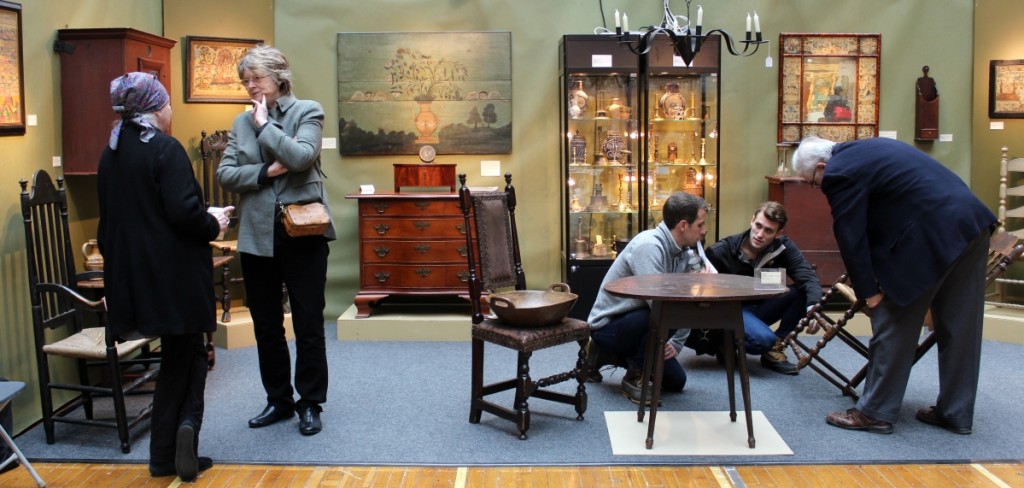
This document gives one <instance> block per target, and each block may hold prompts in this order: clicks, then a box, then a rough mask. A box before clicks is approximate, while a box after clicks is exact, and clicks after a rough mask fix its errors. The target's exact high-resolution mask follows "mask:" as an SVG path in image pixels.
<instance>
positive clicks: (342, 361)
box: [17, 323, 1024, 466]
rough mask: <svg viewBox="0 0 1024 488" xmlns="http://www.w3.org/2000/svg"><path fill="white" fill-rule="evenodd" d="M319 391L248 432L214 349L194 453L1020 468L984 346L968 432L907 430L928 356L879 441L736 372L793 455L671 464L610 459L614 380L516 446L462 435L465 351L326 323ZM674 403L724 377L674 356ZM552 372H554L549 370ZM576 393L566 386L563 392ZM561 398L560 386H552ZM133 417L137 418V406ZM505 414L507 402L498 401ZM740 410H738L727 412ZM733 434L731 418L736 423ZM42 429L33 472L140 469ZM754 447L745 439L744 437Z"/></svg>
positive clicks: (220, 457)
mask: <svg viewBox="0 0 1024 488" xmlns="http://www.w3.org/2000/svg"><path fill="white" fill-rule="evenodd" d="M327 336H328V342H327V346H328V347H327V350H328V356H329V360H330V375H331V387H330V388H331V389H330V393H329V399H328V403H326V404H325V405H324V413H323V421H324V431H323V432H322V433H321V434H319V435H316V436H312V437H303V436H301V435H299V433H298V430H297V424H298V422H297V420H296V419H292V420H291V421H286V422H281V423H279V424H276V425H273V426H270V427H266V428H263V429H258V430H257V429H249V428H248V426H247V423H246V422H247V420H248V418H250V417H252V416H254V415H256V414H257V413H259V411H260V410H261V409H262V408H263V406H264V394H263V390H262V387H261V385H260V381H259V374H258V372H257V366H256V350H255V348H243V349H235V350H224V349H219V350H218V351H217V353H218V362H217V368H216V369H215V370H214V371H212V372H211V374H210V377H209V381H208V384H207V388H206V402H207V406H206V420H205V424H204V425H203V430H202V433H201V438H200V439H201V440H200V454H201V455H206V456H211V457H213V459H214V460H215V461H216V462H219V463H238V464H247V463H271V464H275V463H279V464H315V465H364V464H366V465H459V466H466V465H566V464H568V465H588V464H598V465H615V464H730V465H735V464H757V463H773V464H774V463H799V464H814V463H871V462H960V463H963V462H981V461H986V462H991V461H1008V460H1015V461H1019V460H1021V459H1024V442H1022V441H1021V439H1024V426H1022V425H1021V422H1020V421H1019V418H1020V411H1021V405H1022V404H1024V380H1022V375H1021V374H1020V368H1021V364H1022V359H1024V356H1022V351H1024V346H1019V345H1013V344H1006V343H1000V342H992V341H987V342H986V343H985V345H984V356H983V357H984V359H983V364H982V378H981V386H980V389H979V394H978V402H977V413H976V416H975V423H974V433H973V434H972V435H969V436H959V435H955V434H951V433H948V432H946V431H944V430H942V429H939V428H935V427H931V426H927V425H924V424H922V423H920V422H918V421H916V420H914V412H915V411H916V410H917V409H918V408H921V407H927V406H929V405H932V404H933V403H934V400H935V396H936V394H937V390H936V387H935V383H936V376H937V373H936V366H935V362H936V361H935V351H934V349H933V350H932V351H931V352H929V354H928V355H927V356H925V357H924V358H922V360H921V361H920V362H919V363H918V365H917V366H916V367H915V369H914V373H913V377H912V378H911V385H910V387H909V388H908V390H907V394H906V397H905V399H904V406H903V411H902V416H901V421H900V422H899V423H897V424H896V431H895V433H893V434H892V435H877V434H868V433H860V432H848V431H844V430H840V429H837V428H835V427H831V426H828V425H826V424H825V421H824V416H825V414H826V413H828V412H830V411H835V410H845V409H847V408H849V407H851V406H852V402H851V400H850V399H849V398H847V397H843V396H841V394H840V392H839V390H838V389H836V388H835V387H834V386H832V385H831V384H829V383H828V382H826V381H825V380H824V379H823V378H822V377H820V376H818V375H817V374H816V373H814V372H813V371H811V370H810V369H806V370H804V371H802V372H801V374H800V375H799V376H782V375H778V374H775V373H772V372H769V371H767V370H765V369H763V368H761V367H760V365H759V363H758V361H757V358H754V357H751V358H750V359H749V365H750V374H751V391H752V399H753V400H752V401H753V408H754V409H755V410H761V411H763V412H764V414H765V416H766V417H767V418H768V420H769V421H770V422H771V423H772V425H773V426H774V427H775V429H776V431H778V433H779V434H780V435H781V436H782V438H783V439H784V440H785V441H786V443H787V444H788V445H789V447H790V448H791V449H792V450H793V452H794V455H793V456H736V457H714V456H697V457H674V456H615V455H613V454H612V450H611V446H610V445H609V439H608V433H607V429H606V426H605V421H604V415H603V412H604V411H608V410H631V409H633V408H635V407H634V406H633V404H632V403H629V401H627V400H626V399H625V398H623V397H622V395H621V393H620V391H619V387H618V384H619V380H620V379H621V376H622V373H623V372H622V371H621V370H616V371H606V372H605V380H604V382H603V383H601V384H588V388H587V392H588V394H589V399H590V404H589V409H588V411H587V415H586V419H585V420H584V421H582V422H577V421H576V420H574V418H575V414H574V412H573V410H572V407H569V406H565V405H561V404H552V403H550V402H546V401H544V400H533V401H531V403H530V405H531V409H532V411H533V418H532V424H531V428H530V431H529V435H530V438H529V439H528V440H525V441H521V440H519V439H518V438H517V437H516V430H515V427H514V425H513V424H512V423H511V422H509V421H506V420H502V419H499V418H496V417H494V416H491V415H489V414H486V413H485V414H484V415H483V420H482V422H481V423H480V424H478V425H473V424H470V423H468V421H467V419H468V415H469V414H468V399H469V365H470V344H469V343H468V342H340V341H337V340H334V339H333V338H334V337H337V335H336V334H335V330H334V324H333V323H330V324H328V330H327ZM825 352H826V353H827V354H828V355H827V356H825V357H827V358H829V359H830V360H832V361H833V363H834V364H838V365H843V366H845V370H846V371H848V372H852V371H854V370H856V368H857V367H858V366H859V364H860V361H859V360H858V358H857V357H856V355H855V354H854V353H853V352H852V351H851V350H849V349H848V348H847V347H846V346H844V345H842V344H840V343H839V342H838V341H836V342H834V343H832V344H830V345H829V346H828V347H827V348H826V351H825ZM574 358H575V351H574V345H573V347H569V346H563V347H561V348H556V349H555V350H549V351H541V352H538V353H536V354H535V355H534V359H533V361H532V371H533V373H534V374H537V375H541V376H543V375H546V374H549V373H553V372H555V370H554V368H555V367H561V366H562V365H563V364H567V362H572V361H573V360H574ZM487 364H488V366H487V372H486V375H487V379H488V380H494V379H498V378H499V377H502V378H504V377H508V376H510V375H511V374H512V373H513V371H514V369H515V356H514V354H512V353H511V352H510V351H507V350H504V349H502V348H498V347H488V348H487ZM683 364H684V366H685V368H686V370H687V372H688V375H689V380H688V383H687V386H686V391H685V392H684V393H681V394H669V395H667V396H666V397H665V399H664V404H663V407H662V410H663V411H664V410H696V411H718V410H727V409H728V396H727V391H726V382H725V378H724V376H725V373H724V369H723V368H722V367H720V366H719V365H718V364H717V363H716V362H715V360H714V359H713V358H711V357H709V356H699V357H698V356H694V355H693V352H692V351H689V350H687V351H686V352H684V354H683ZM559 370H560V369H559ZM574 384H575V383H573V385H574ZM560 386H561V387H562V389H565V390H566V391H572V388H574V387H573V386H569V385H568V384H562V385H560ZM138 400H139V399H136V403H135V404H134V406H133V408H142V407H143V406H144V404H143V403H139V402H138ZM508 404H511V396H508ZM740 405H742V404H740ZM739 418H740V421H742V413H740V417H739ZM42 430H43V429H42V427H41V425H40V426H36V427H34V428H33V429H30V430H29V431H27V432H25V433H24V434H22V435H21V436H19V437H18V438H17V442H18V445H19V446H20V447H21V448H22V450H23V451H24V452H25V454H26V455H27V456H28V457H29V458H30V459H31V460H33V461H36V460H39V461H67V460H82V461H93V462H145V461H146V460H147V459H148V445H149V436H148V429H146V428H143V429H140V430H138V431H137V433H135V434H133V441H132V452H131V453H129V454H122V453H121V451H120V449H119V448H118V442H117V437H116V434H115V433H114V432H113V431H111V430H107V429H96V428H88V427H79V426H74V425H61V424H58V426H57V443H56V444H53V445H47V444H46V443H45V440H44V436H43V432H42ZM755 435H756V432H755Z"/></svg>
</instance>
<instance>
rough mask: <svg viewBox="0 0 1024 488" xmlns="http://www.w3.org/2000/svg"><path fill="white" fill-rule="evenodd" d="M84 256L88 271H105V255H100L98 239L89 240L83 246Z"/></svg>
mask: <svg viewBox="0 0 1024 488" xmlns="http://www.w3.org/2000/svg"><path fill="white" fill-rule="evenodd" d="M82 254H83V255H85V270H86V271H103V255H102V254H100V243H99V242H96V239H89V240H88V241H85V244H82Z"/></svg>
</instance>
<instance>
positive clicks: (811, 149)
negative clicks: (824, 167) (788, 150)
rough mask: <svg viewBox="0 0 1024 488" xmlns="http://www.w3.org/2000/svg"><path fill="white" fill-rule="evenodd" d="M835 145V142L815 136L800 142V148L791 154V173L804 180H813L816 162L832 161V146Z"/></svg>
mask: <svg viewBox="0 0 1024 488" xmlns="http://www.w3.org/2000/svg"><path fill="white" fill-rule="evenodd" d="M835 145H836V143H835V142H832V141H830V140H828V139H822V138H820V137H815V136H810V137H807V138H806V139H804V140H803V141H800V146H799V147H797V148H796V151H795V152H793V171H794V172H796V175H797V176H799V177H801V178H803V179H805V180H810V179H811V178H814V168H815V167H816V166H817V165H818V161H824V162H826V163H827V162H828V160H829V159H832V146H835Z"/></svg>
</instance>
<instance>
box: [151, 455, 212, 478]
mask: <svg viewBox="0 0 1024 488" xmlns="http://www.w3.org/2000/svg"><path fill="white" fill-rule="evenodd" d="M196 466H198V468H199V472H200V473H202V472H203V471H206V470H207V469H210V468H212V467H213V459H210V458H208V457H206V456H199V457H197V458H196ZM176 474H178V471H177V470H176V469H175V468H174V463H156V464H153V463H150V465H149V475H150V476H152V477H154V478H161V477H164V476H174V475H176Z"/></svg>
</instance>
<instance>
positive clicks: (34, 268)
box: [20, 170, 160, 453]
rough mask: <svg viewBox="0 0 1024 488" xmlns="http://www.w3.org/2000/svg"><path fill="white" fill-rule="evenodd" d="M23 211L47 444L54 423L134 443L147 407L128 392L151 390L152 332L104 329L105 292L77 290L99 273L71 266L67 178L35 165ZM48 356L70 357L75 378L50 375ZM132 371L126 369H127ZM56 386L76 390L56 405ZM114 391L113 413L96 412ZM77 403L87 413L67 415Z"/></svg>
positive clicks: (23, 198)
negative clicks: (121, 333)
mask: <svg viewBox="0 0 1024 488" xmlns="http://www.w3.org/2000/svg"><path fill="white" fill-rule="evenodd" d="M20 185H21V213H22V217H23V219H24V222H25V241H26V242H25V244H26V245H25V248H26V254H27V258H28V279H29V283H28V284H29V297H30V298H31V302H32V303H31V304H32V326H33V333H34V338H35V349H36V365H37V367H38V369H39V394H40V399H41V403H42V409H43V428H44V430H45V432H46V442H47V444H53V443H54V440H55V439H54V424H55V422H64V423H70V424H79V425H88V426H98V427H108V428H114V429H116V430H117V433H118V437H119V438H120V441H121V450H122V451H123V452H125V453H127V452H129V451H130V450H131V445H130V443H129V429H131V428H132V427H134V426H135V425H136V424H138V423H139V422H141V421H143V420H145V419H147V418H149V416H150V414H151V411H150V408H146V409H144V410H143V411H142V412H140V413H139V414H138V415H135V416H132V417H129V416H128V414H127V412H126V408H125V396H126V395H144V394H149V395H151V394H152V393H153V390H152V389H151V388H147V386H146V384H147V383H149V382H150V381H151V380H153V379H154V378H155V376H156V374H157V371H158V368H156V367H154V366H155V365H156V364H158V363H159V361H160V360H159V357H158V355H153V354H150V351H149V346H150V343H151V342H152V341H153V340H154V339H150V338H121V337H115V336H114V335H113V334H111V333H110V332H109V330H107V327H106V321H105V320H104V314H103V312H104V311H105V305H104V302H103V301H102V300H89V299H87V298H85V297H84V296H82V295H81V294H79V288H78V286H77V284H78V282H79V281H82V280H88V279H92V278H101V277H102V276H103V275H102V273H103V272H102V271H87V272H85V273H81V274H76V273H75V256H76V255H77V253H75V251H74V250H73V249H72V247H71V237H70V235H71V234H70V232H69V231H68V207H67V199H66V195H65V191H64V179H63V178H58V179H57V185H56V186H54V184H53V181H52V180H51V179H50V175H49V174H47V173H46V172H45V171H43V170H37V171H36V173H35V175H34V176H33V178H32V191H31V193H29V191H28V189H27V186H28V182H27V181H25V180H21V181H20ZM89 311H91V312H96V313H97V314H98V319H97V321H98V322H99V324H100V325H99V326H97V327H84V323H85V321H84V319H83V316H82V315H83V312H89ZM51 357H60V358H67V359H70V360H72V361H74V362H75V364H76V366H77V372H78V382H77V383H62V382H60V381H58V380H55V379H54V378H52V377H51V375H50V361H51ZM129 368H130V369H131V372H130V373H131V374H130V375H129V376H130V377H129V378H126V377H125V373H129V371H127V370H128V369H129ZM90 369H101V370H102V372H103V375H102V377H103V380H102V382H101V383H100V384H94V383H93V382H92V381H91V380H90V375H89V370H90ZM53 390H70V391H74V392H77V393H78V394H79V396H78V397H77V398H76V399H75V400H74V401H72V402H70V403H68V404H67V405H64V406H63V407H60V408H59V409H56V410H55V409H54V405H53ZM100 397H110V398H112V402H113V408H114V419H112V420H111V419H97V418H94V416H93V403H94V400H95V399H96V398H100ZM78 407H82V408H83V410H84V418H80V417H77V416H75V417H72V416H69V414H70V413H72V412H73V411H75V410H77V408H78Z"/></svg>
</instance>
